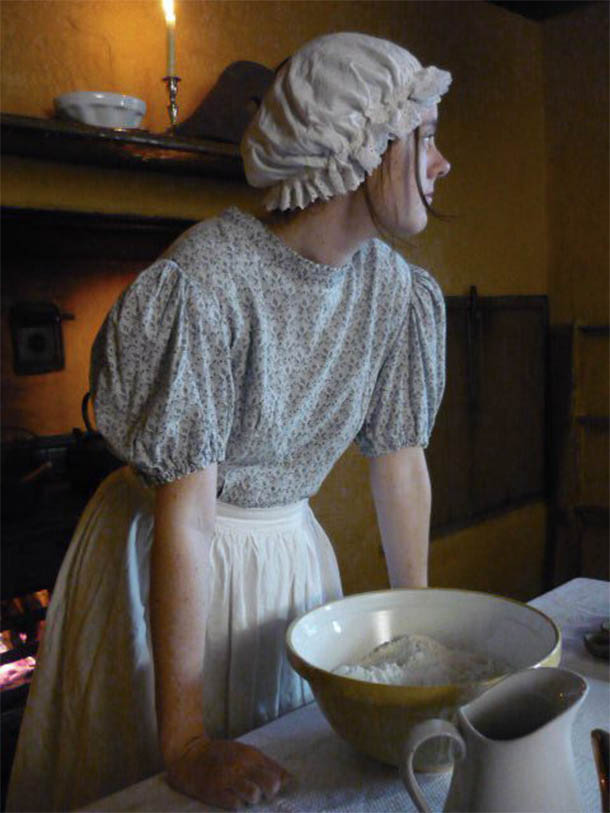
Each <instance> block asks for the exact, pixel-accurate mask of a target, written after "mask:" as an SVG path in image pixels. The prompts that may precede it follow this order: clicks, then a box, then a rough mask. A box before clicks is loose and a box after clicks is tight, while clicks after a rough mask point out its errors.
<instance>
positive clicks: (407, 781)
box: [400, 719, 466, 813]
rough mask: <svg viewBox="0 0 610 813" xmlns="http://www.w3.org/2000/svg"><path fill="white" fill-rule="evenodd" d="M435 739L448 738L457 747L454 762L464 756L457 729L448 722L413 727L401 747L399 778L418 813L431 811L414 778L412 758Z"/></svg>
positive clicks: (435, 722) (438, 721) (429, 722)
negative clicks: (424, 745) (418, 750)
mask: <svg viewBox="0 0 610 813" xmlns="http://www.w3.org/2000/svg"><path fill="white" fill-rule="evenodd" d="M435 737H449V738H450V739H452V740H453V742H454V743H455V744H456V745H457V754H456V757H455V758H456V760H459V759H463V758H464V757H465V756H466V743H465V742H464V740H463V739H462V737H461V735H460V733H459V731H458V730H457V728H456V727H455V726H454V725H453V723H450V722H449V721H448V720H436V719H435V720H425V721H424V722H423V723H418V724H417V725H415V726H413V728H412V729H411V731H410V732H409V733H408V735H407V738H406V740H405V743H404V745H403V751H402V754H403V758H402V762H401V764H400V776H401V778H402V781H403V782H404V785H405V787H406V789H407V790H408V791H409V793H410V795H411V798H412V799H413V801H414V803H415V806H416V807H417V809H418V810H419V813H431V811H430V808H429V806H428V803H427V802H426V799H425V797H424V794H423V793H422V790H421V787H420V786H419V783H418V781H417V779H416V778H415V771H414V770H413V758H414V757H415V752H416V751H417V749H418V748H419V746H420V745H423V744H424V743H425V742H427V741H428V740H432V739H434V738H435Z"/></svg>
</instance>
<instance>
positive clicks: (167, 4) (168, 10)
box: [162, 0, 176, 23]
mask: <svg viewBox="0 0 610 813" xmlns="http://www.w3.org/2000/svg"><path fill="white" fill-rule="evenodd" d="M162 2H163V13H164V14H165V21H166V22H167V23H175V22H176V14H175V12H174V0H162Z"/></svg>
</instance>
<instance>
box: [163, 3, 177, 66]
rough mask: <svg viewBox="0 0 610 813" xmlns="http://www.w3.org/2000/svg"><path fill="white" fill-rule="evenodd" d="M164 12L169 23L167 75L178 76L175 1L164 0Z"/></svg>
mask: <svg viewBox="0 0 610 813" xmlns="http://www.w3.org/2000/svg"><path fill="white" fill-rule="evenodd" d="M163 11H164V13H165V21H166V23H167V75H168V76H175V75H176V15H175V13H174V0H163Z"/></svg>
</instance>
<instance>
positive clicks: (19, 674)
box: [0, 590, 50, 690]
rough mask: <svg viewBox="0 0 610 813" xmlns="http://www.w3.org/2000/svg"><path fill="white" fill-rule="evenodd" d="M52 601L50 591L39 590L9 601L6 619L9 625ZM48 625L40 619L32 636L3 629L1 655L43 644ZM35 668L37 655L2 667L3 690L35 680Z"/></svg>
mask: <svg viewBox="0 0 610 813" xmlns="http://www.w3.org/2000/svg"><path fill="white" fill-rule="evenodd" d="M49 599H50V595H49V591H48V590H39V591H37V592H36V593H31V594H30V595H28V596H20V597H17V598H13V599H11V600H10V601H9V602H6V603H5V602H3V610H6V612H4V613H3V614H4V616H5V618H4V620H5V621H7V622H8V621H10V619H11V618H16V617H19V616H22V617H23V616H24V615H26V614H27V612H28V611H32V610H36V609H40V608H43V607H47V606H48V604H49ZM44 626H45V621H44V619H40V620H38V621H36V622H35V627H34V628H33V629H31V631H30V632H29V633H25V632H22V631H20V630H13V631H11V630H10V629H4V630H2V631H1V632H0V654H4V653H5V652H10V651H11V650H13V649H15V648H17V649H19V648H20V647H22V646H25V645H26V644H30V643H37V642H40V640H41V638H42V633H43V631H44ZM34 630H35V632H34ZM16 654H18V653H16ZM35 666H36V658H35V657H34V656H33V655H28V656H27V657H24V658H18V659H17V660H14V661H11V662H10V663H5V664H1V665H0V690H4V689H14V688H16V687H17V686H22V685H23V684H24V683H28V682H29V681H30V680H31V677H32V673H33V671H34V667H35Z"/></svg>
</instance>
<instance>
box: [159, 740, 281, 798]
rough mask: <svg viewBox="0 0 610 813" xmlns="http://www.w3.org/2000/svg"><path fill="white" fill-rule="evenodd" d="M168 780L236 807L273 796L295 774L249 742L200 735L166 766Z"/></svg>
mask: <svg viewBox="0 0 610 813" xmlns="http://www.w3.org/2000/svg"><path fill="white" fill-rule="evenodd" d="M167 779H168V782H169V784H170V785H171V786H172V787H173V788H175V789H176V790H179V791H180V792H181V793H185V794H187V796H193V797H194V798H196V799H199V801H201V802H204V803H205V804H208V805H211V806H213V807H223V808H226V809H228V810H237V809H238V808H240V807H241V806H242V805H243V804H244V803H248V804H257V803H258V802H260V801H261V800H262V799H266V800H270V799H272V798H273V797H274V796H276V795H277V793H278V792H279V791H280V790H281V789H282V788H283V787H284V786H285V785H286V784H287V783H288V781H289V780H290V779H292V777H291V775H290V774H289V773H288V772H287V771H285V770H284V769H283V768H281V767H280V766H279V765H278V764H277V763H276V762H274V761H273V760H272V759H269V757H266V756H265V755H264V754H263V753H261V752H260V751H257V750H256V748H252V747H251V746H249V745H244V744H243V743H240V742H235V741H233V740H210V739H207V738H205V737H197V738H195V739H193V740H191V741H190V743H189V744H188V745H187V746H186V748H185V749H184V751H183V752H182V753H181V754H180V755H179V756H178V757H177V758H176V759H174V760H173V761H171V762H170V763H169V764H168V765H167Z"/></svg>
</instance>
